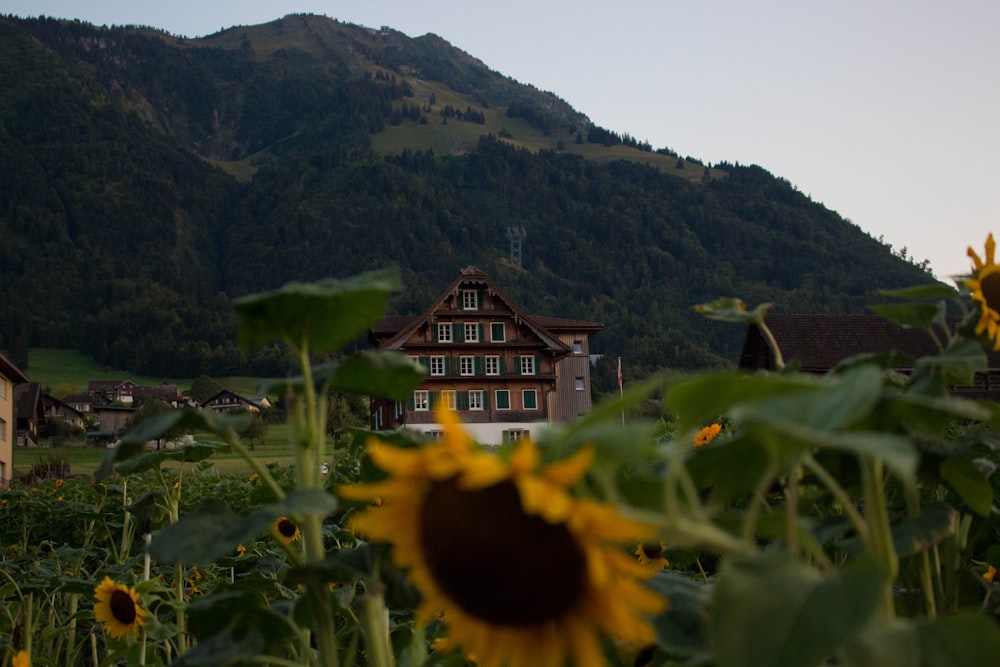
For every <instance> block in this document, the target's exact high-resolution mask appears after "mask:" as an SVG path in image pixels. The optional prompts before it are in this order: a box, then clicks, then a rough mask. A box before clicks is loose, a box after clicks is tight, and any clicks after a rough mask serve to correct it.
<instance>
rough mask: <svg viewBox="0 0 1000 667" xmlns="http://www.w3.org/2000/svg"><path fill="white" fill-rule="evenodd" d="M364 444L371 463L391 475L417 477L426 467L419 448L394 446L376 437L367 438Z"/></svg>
mask: <svg viewBox="0 0 1000 667" xmlns="http://www.w3.org/2000/svg"><path fill="white" fill-rule="evenodd" d="M365 446H366V449H367V450H368V456H369V457H370V458H371V460H372V463H374V464H375V465H377V466H378V467H379V468H381V469H382V470H384V471H386V472H387V473H390V474H392V475H396V476H399V477H419V476H421V475H422V474H423V471H424V469H425V467H426V463H425V460H424V457H423V455H422V454H421V452H420V450H419V449H416V448H412V449H406V448H404V447H395V446H393V445H388V444H386V443H384V442H382V441H381V440H378V439H377V438H369V439H368V442H367V443H366V445H365Z"/></svg>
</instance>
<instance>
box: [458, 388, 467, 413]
mask: <svg viewBox="0 0 1000 667" xmlns="http://www.w3.org/2000/svg"><path fill="white" fill-rule="evenodd" d="M455 406H456V407H457V408H458V409H459V410H468V409H469V392H467V391H460V392H458V394H456V395H455Z"/></svg>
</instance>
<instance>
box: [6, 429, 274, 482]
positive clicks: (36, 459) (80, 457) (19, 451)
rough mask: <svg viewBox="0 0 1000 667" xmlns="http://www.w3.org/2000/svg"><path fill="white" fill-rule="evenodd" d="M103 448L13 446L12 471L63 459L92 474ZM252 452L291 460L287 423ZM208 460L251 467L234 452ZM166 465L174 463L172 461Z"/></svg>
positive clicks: (222, 468)
mask: <svg viewBox="0 0 1000 667" xmlns="http://www.w3.org/2000/svg"><path fill="white" fill-rule="evenodd" d="M206 439H207V438H206ZM107 451H108V450H107V449H105V448H96V447H30V448H29V447H15V448H14V471H15V475H23V474H27V473H28V472H29V471H30V470H31V467H32V466H33V465H34V464H36V463H37V464H42V465H45V464H48V463H58V462H60V461H67V462H68V463H69V465H70V472H71V474H72V475H74V476H75V475H93V474H94V472H96V471H97V468H98V466H99V465H100V463H101V459H103V458H104V455H105V454H106V453H107ZM252 454H253V456H254V457H256V458H257V459H259V460H261V461H263V462H264V463H277V464H279V465H289V464H291V463H292V446H291V443H290V442H289V432H288V425H287V424H272V425H270V426H268V427H267V433H265V435H264V437H263V438H261V440H260V441H259V442H258V443H256V445H255V446H254V451H253V452H252ZM208 464H209V465H210V467H211V468H213V469H214V471H215V472H217V473H218V474H220V475H229V474H242V473H248V474H249V473H250V471H251V469H250V464H249V463H247V462H246V461H245V460H244V459H242V458H241V457H240V456H239V455H238V454H236V453H235V452H229V453H226V454H216V455H214V456H213V457H212V458H210V459H208ZM169 465H171V466H176V464H173V463H171V464H169ZM187 465H193V464H187Z"/></svg>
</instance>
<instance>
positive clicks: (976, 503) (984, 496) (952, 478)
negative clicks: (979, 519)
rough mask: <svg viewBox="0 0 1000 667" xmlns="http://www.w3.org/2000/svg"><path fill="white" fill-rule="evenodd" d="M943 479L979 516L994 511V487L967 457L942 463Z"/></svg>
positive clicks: (950, 459) (954, 458) (955, 458)
mask: <svg viewBox="0 0 1000 667" xmlns="http://www.w3.org/2000/svg"><path fill="white" fill-rule="evenodd" d="M941 477H942V478H943V479H944V481H945V482H947V483H948V485H949V486H951V488H953V489H954V490H955V492H956V493H958V495H959V496H961V497H962V500H964V501H965V503H966V504H967V505H968V506H969V507H970V508H971V509H972V511H973V512H975V513H976V514H978V515H979V516H989V515H990V511H991V510H992V509H993V486H992V485H991V484H990V481H989V480H988V479H986V478H985V477H984V476H983V473H981V472H980V471H979V468H977V467H976V464H975V463H973V462H972V461H970V460H969V459H967V458H965V457H957V456H955V457H951V458H947V459H945V460H944V461H943V462H942V463H941Z"/></svg>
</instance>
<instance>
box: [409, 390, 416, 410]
mask: <svg viewBox="0 0 1000 667" xmlns="http://www.w3.org/2000/svg"><path fill="white" fill-rule="evenodd" d="M408 405H409V406H410V410H413V409H414V408H416V407H417V404H416V402H414V399H413V394H410V399H409V401H408Z"/></svg>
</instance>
